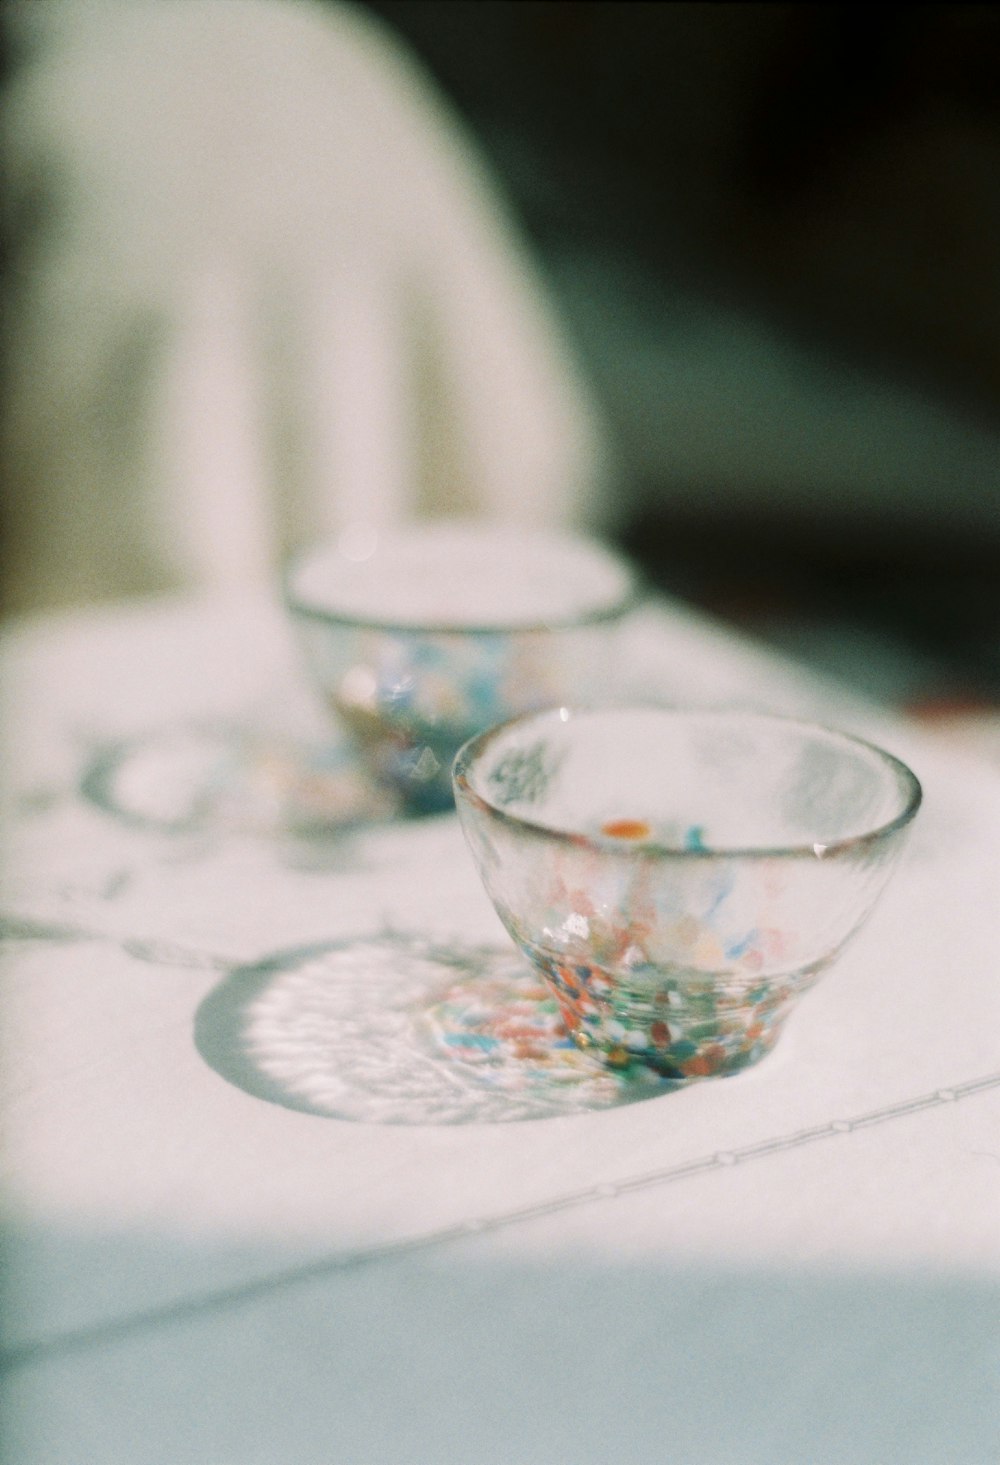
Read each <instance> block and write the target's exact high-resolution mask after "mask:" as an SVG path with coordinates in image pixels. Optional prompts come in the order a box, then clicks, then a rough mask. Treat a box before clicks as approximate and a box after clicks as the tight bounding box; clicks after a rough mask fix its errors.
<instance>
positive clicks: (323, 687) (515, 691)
mask: <svg viewBox="0 0 1000 1465" xmlns="http://www.w3.org/2000/svg"><path fill="white" fill-rule="evenodd" d="M637 598H638V589H637V584H636V579H635V576H634V574H633V571H632V569H631V567H630V566H629V564H628V563H627V561H626V560H624V559H623V558H622V557H621V556H619V555H618V554H616V553H615V552H614V551H612V550H611V549H610V548H608V547H607V546H605V545H603V544H601V543H600V542H598V541H596V540H593V539H589V538H586V537H584V536H580V535H571V534H566V533H557V532H554V531H543V530H540V529H531V530H524V529H515V528H505V527H503V526H497V525H493V524H490V523H486V522H472V521H469V522H465V521H457V520H432V521H428V522H425V523H420V524H413V525H409V526H401V527H398V528H394V529H392V530H389V531H379V532H377V533H376V532H374V531H354V532H352V533H348V534H345V535H343V536H341V538H340V540H339V541H337V542H335V543H331V544H328V545H322V546H319V547H317V548H314V549H311V550H309V551H308V552H307V553H305V554H304V555H302V556H301V557H300V558H299V559H298V560H296V561H295V562H294V563H293V565H292V566H291V569H290V570H289V572H288V574H287V576H286V580H285V603H286V606H287V608H288V610H289V612H290V614H291V617H292V621H293V623H294V625H295V628H296V630H297V632H298V636H299V640H300V642H301V645H302V648H303V651H304V653H305V657H306V660H307V663H308V666H309V668H310V670H311V672H312V676H313V680H314V682H315V684H316V686H317V687H318V689H319V692H320V694H321V697H322V698H323V700H324V702H325V703H326V705H327V707H328V708H329V709H330V711H331V712H332V713H333V714H334V717H335V718H336V720H337V723H338V724H339V726H340V729H341V731H342V732H343V733H344V734H345V735H346V737H347V739H348V742H349V744H350V746H351V747H352V748H353V751H354V753H355V755H356V756H357V758H358V760H359V762H360V765H361V766H362V767H363V768H364V769H365V771H366V772H367V773H368V774H369V775H370V776H373V777H374V778H375V780H376V781H377V782H378V783H379V785H381V786H382V787H385V788H387V789H389V790H391V791H393V793H394V794H395V795H396V796H398V799H399V801H400V805H401V810H402V811H403V812H433V811H435V810H439V809H446V808H450V807H451V806H452V784H451V764H452V760H453V758H454V756H455V753H456V752H457V750H458V748H459V747H460V746H461V745H462V743H464V742H465V741H466V739H467V738H469V737H470V736H471V735H472V734H473V733H476V732H478V731H480V730H481V729H482V728H485V727H489V726H491V725H493V724H494V723H497V722H500V721H502V720H503V719H505V718H509V717H512V716H514V715H515V714H517V713H522V712H525V711H528V710H530V709H532V708H538V707H545V706H551V705H553V704H558V703H559V702H563V701H566V700H574V701H594V700H598V699H600V700H606V699H607V696H608V693H609V689H610V688H611V687H612V686H613V684H614V674H615V665H616V656H615V646H616V632H617V630H618V629H619V628H620V626H621V625H622V623H623V621H624V619H625V617H626V616H627V615H628V613H629V612H630V610H631V609H632V608H633V607H634V605H635V604H636V601H637Z"/></svg>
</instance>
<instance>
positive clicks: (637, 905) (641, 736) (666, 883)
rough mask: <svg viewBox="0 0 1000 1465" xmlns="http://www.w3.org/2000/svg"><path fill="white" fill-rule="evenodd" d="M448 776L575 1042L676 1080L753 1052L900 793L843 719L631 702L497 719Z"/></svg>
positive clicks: (899, 826)
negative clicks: (825, 723)
mask: <svg viewBox="0 0 1000 1465" xmlns="http://www.w3.org/2000/svg"><path fill="white" fill-rule="evenodd" d="M453 776H454V784H455V794H456V802H457V806H458V812H459V815H460V817H461V820H462V825H463V829H464V832H465V835H466V838H467V840H468V843H469V846H470V848H471V850H472V854H473V856H474V858H475V861H476V864H477V866H478V868H479V872H480V875H481V877H482V880H483V882H484V884H485V886H486V889H487V892H488V893H489V895H490V897H491V899H492V901H493V904H494V906H495V907H496V910H497V912H498V914H499V916H500V919H501V920H502V921H503V923H504V925H505V926H506V928H507V930H508V931H509V932H510V934H511V936H512V937H513V938H514V940H515V941H516V942H517V944H518V946H520V948H521V950H522V951H523V952H524V953H525V954H526V955H527V956H528V957H529V958H530V959H531V961H532V962H533V963H534V964H535V966H536V967H537V968H538V969H539V970H540V971H541V972H542V974H543V975H544V977H545V979H546V981H547V982H548V983H549V984H550V986H551V988H552V990H553V991H554V993H555V995H556V997H557V998H558V1001H559V1004H560V1007H561V1009H562V1014H563V1018H564V1020H565V1023H566V1026H567V1029H568V1030H569V1032H570V1034H571V1035H572V1037H573V1038H574V1039H575V1041H576V1042H577V1043H578V1044H579V1045H580V1046H581V1047H584V1048H593V1049H596V1050H598V1051H599V1052H600V1053H601V1055H602V1056H603V1057H604V1058H605V1060H606V1061H607V1062H609V1063H611V1064H612V1065H617V1066H622V1067H624V1066H627V1065H628V1064H630V1063H634V1062H639V1063H644V1064H648V1065H650V1066H651V1067H653V1068H655V1069H656V1070H657V1071H658V1072H660V1073H661V1074H664V1075H666V1076H668V1077H671V1078H675V1079H678V1080H682V1081H683V1080H690V1079H696V1078H704V1077H708V1076H711V1075H715V1074H720V1075H721V1074H730V1073H734V1072H737V1071H739V1070H740V1069H742V1068H745V1067H747V1066H748V1065H750V1064H752V1063H755V1062H757V1061H758V1059H760V1058H762V1057H763V1056H764V1055H765V1054H766V1053H767V1052H769V1051H770V1049H771V1048H772V1047H773V1046H774V1044H775V1042H776V1041H777V1038H778V1036H779V1034H780V1032H781V1030H782V1027H783V1025H784V1023H785V1020H786V1018H787V1017H788V1015H789V1013H790V1012H791V1010H792V1008H793V1007H794V1006H795V1004H796V1002H797V1001H798V999H799V997H800V996H801V995H802V993H803V992H805V991H806V990H807V989H808V988H809V987H811V986H812V984H813V983H814V982H815V981H816V979H817V977H818V976H819V974H820V973H821V972H822V971H823V969H824V968H825V967H827V966H828V965H829V964H830V963H831V962H832V961H833V960H834V959H835V958H836V957H837V955H838V954H839V953H840V952H841V951H842V950H843V948H844V945H845V943H846V942H847V941H848V940H849V939H850V937H851V936H852V935H853V934H854V932H855V931H857V929H858V927H859V926H860V925H861V923H862V922H863V921H864V919H865V917H866V916H867V915H868V913H869V912H870V911H871V909H872V907H873V905H874V903H875V901H876V899H877V898H878V895H879V892H880V891H881V890H882V887H883V886H884V884H885V882H886V880H887V878H888V876H889V874H890V872H891V870H892V867H893V865H894V863H895V861H896V859H897V856H898V854H899V851H900V849H901V847H902V844H903V834H904V831H905V829H906V827H907V826H908V825H909V823H910V821H911V820H912V819H913V817H914V815H915V814H916V812H917V809H918V808H919V805H920V799H921V790H920V785H919V783H918V782H917V779H916V778H915V777H914V775H913V774H912V773H911V772H910V770H909V769H908V768H907V767H906V766H905V765H904V764H902V763H900V762H899V761H898V759H896V758H894V757H892V756H891V755H890V754H888V753H885V752H883V751H881V750H880V749H878V748H876V747H873V746H871V745H869V744H867V743H865V742H862V741H860V740H859V739H857V738H854V737H850V736H848V735H846V734H844V733H839V732H834V731H831V730H829V729H827V728H824V727H819V726H814V725H812V724H809V723H804V722H796V721H792V720H789V719H786V718H781V717H770V716H766V715H758V714H752V713H742V712H733V713H726V712H695V711H670V710H666V709H657V708H641V707H638V708H635V707H634V708H619V709H612V710H605V711H600V710H591V711H571V710H569V709H567V708H565V707H564V708H559V709H556V710H553V711H550V712H547V713H544V714H541V715H536V716H529V717H524V718H520V719H516V720H514V721H512V722H509V723H507V724H505V725H503V726H500V727H497V728H493V729H491V730H490V731H487V732H485V733H483V734H482V735H480V736H478V737H475V738H473V739H472V740H471V741H470V742H468V743H467V744H466V745H465V747H464V748H462V749H461V751H460V752H459V754H458V756H457V758H456V760H455V765H454V774H453Z"/></svg>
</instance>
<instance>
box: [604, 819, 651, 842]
mask: <svg viewBox="0 0 1000 1465" xmlns="http://www.w3.org/2000/svg"><path fill="white" fill-rule="evenodd" d="M652 832H653V831H652V830H651V829H650V827H649V825H648V824H647V823H646V821H645V819H609V820H608V822H607V823H606V824H602V825H601V833H602V834H607V835H610V837H611V838H612V839H648V838H649V836H650V835H651V834H652Z"/></svg>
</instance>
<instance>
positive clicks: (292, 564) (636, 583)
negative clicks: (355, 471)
mask: <svg viewBox="0 0 1000 1465" xmlns="http://www.w3.org/2000/svg"><path fill="white" fill-rule="evenodd" d="M449 522H451V521H449ZM433 523H434V521H433V520H429V521H427V524H415V525H414V524H410V525H395V526H393V527H392V528H391V530H390V531H388V532H389V533H390V534H391V535H393V536H397V535H402V534H405V533H406V531H407V530H410V529H418V530H419V529H422V528H426V527H429V526H430V525H433ZM465 527H471V528H481V529H482V531H483V537H484V539H485V538H486V537H487V536H488V534H489V532H490V530H491V529H497V528H500V529H513V528H515V527H516V526H512V525H499V526H498V525H491V524H489V523H483V524H482V525H471V526H469V525H467V526H465ZM536 532H537V533H538V534H540V535H545V536H547V537H549V538H552V539H558V540H561V541H562V542H563V543H565V544H567V545H572V546H575V547H577V548H585V549H590V550H597V551H599V552H600V553H601V554H602V555H604V556H605V557H606V558H608V559H609V560H612V561H614V563H615V566H616V568H617V569H618V570H619V571H620V572H621V576H622V584H623V588H622V592H621V594H620V595H618V596H617V597H616V598H614V599H612V600H610V601H608V602H607V603H605V604H600V605H596V606H594V607H592V608H591V609H589V610H583V611H579V612H577V613H575V614H573V615H569V616H561V617H560V616H553V617H551V618H550V619H547V620H512V619H505V620H500V619H497V620H495V621H483V622H478V623H477V622H474V621H471V620H470V621H433V620H426V621H420V620H412V621H405V620H404V621H401V620H395V619H393V618H392V617H379V616H369V615H357V614H354V613H352V612H350V611H338V610H331V609H329V608H327V607H324V606H320V605H316V604H313V603H311V602H310V601H309V600H308V599H307V598H305V597H304V596H302V595H300V594H298V593H297V592H296V590H295V588H294V579H295V576H296V575H297V574H298V572H299V571H300V570H301V568H302V566H303V565H304V563H305V562H306V561H307V560H309V559H311V558H312V557H313V556H314V555H315V554H317V553H319V552H320V551H321V550H323V549H332V548H334V546H335V544H336V540H335V538H331V539H328V540H325V541H322V542H320V543H318V544H311V545H307V546H305V547H303V548H301V549H299V550H298V551H297V552H296V553H294V554H293V555H291V556H290V557H289V559H288V560H287V561H286V563H285V565H284V567H283V569H282V572H281V582H280V583H281V596H282V600H283V602H284V605H285V608H286V610H287V611H289V612H290V613H291V614H292V615H295V616H303V617H305V618H306V619H307V620H311V621H318V622H320V623H321V624H324V625H329V626H335V627H340V628H344V629H348V628H349V629H352V630H359V631H381V632H385V633H389V634H392V635H397V636H401V637H405V636H411V637H413V636H455V637H466V636H469V637H487V636H520V635H528V636H537V635H542V634H549V633H552V632H562V631H575V630H582V629H585V628H587V627H590V626H601V625H610V624H613V623H614V622H616V621H620V620H623V619H624V618H625V617H626V616H627V615H630V614H631V613H632V612H633V611H635V610H636V609H638V607H639V605H640V604H641V603H642V602H643V600H644V599H645V598H646V589H645V585H644V583H643V578H642V576H641V574H640V572H639V570H638V569H637V567H636V566H635V565H634V564H633V563H632V562H631V561H630V560H629V559H628V557H627V556H626V555H624V554H622V553H621V552H620V551H619V550H618V549H617V548H616V547H615V546H614V545H612V544H608V543H606V542H605V541H604V540H603V539H600V538H598V537H596V536H594V535H588V534H581V533H576V532H574V531H570V530H554V529H552V530H549V529H539V530H537V531H535V530H533V529H525V530H524V534H525V535H526V536H532V535H534V534H535V533H536Z"/></svg>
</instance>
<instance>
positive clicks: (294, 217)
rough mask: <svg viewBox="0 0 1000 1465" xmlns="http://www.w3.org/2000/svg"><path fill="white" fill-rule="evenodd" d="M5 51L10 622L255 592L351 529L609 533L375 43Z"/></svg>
mask: <svg viewBox="0 0 1000 1465" xmlns="http://www.w3.org/2000/svg"><path fill="white" fill-rule="evenodd" d="M11 23H12V26H13V30H14V34H15V37H16V39H17V40H18V41H19V42H23V43H24V45H25V46H26V48H27V49H26V59H25V61H24V62H23V64H22V65H21V66H20V67H18V68H17V69H16V70H15V73H14V75H13V78H12V80H11V82H10V84H9V86H8V88H7V95H6V99H5V103H4V129H5V146H6V153H7V166H8V177H9V186H10V188H11V196H12V198H13V200H14V203H15V212H14V216H13V217H14V232H15V246H16V247H15V266H16V267H15V271H14V282H13V290H12V293H11V308H10V312H9V318H10V347H9V350H8V375H9V378H10V380H9V383H8V389H7V391H8V400H7V407H6V428H7V438H8V441H7V443H6V444H5V449H6V454H7V460H8V465H9V476H10V480H11V491H10V500H11V505H10V511H9V519H10V522H11V528H12V530H13V544H12V545H11V546H9V550H8V557H9V560H10V565H9V571H8V573H9V575H10V576H11V577H12V583H11V585H10V592H11V594H10V597H9V598H10V600H11V601H12V602H13V604H14V605H15V606H17V605H34V604H46V603H54V602H58V601H77V600H83V599H88V598H94V597H98V598H104V597H109V596H118V595H127V594H133V593H145V592H149V591H156V590H159V589H162V588H167V587H172V586H181V585H185V586H204V587H221V586H239V585H243V584H247V583H250V582H254V581H260V580H261V579H263V578H265V577H268V576H271V575H273V573H274V571H275V567H276V565H277V564H278V562H279V561H280V559H281V558H282V556H283V555H284V554H285V553H286V552H287V551H288V550H289V549H291V548H292V547H294V546H295V545H296V544H299V543H301V542H303V541H306V540H309V539H312V538H315V537H318V536H323V535H327V534H330V533H335V532H337V531H338V530H339V529H341V528H343V527H345V526H348V525H353V524H355V523H357V522H359V521H360V522H364V523H366V524H370V525H374V526H375V527H377V526H378V525H379V524H384V523H387V522H392V521H394V520H398V519H400V518H403V517H414V516H422V515H426V514H433V513H442V512H447V513H470V514H477V515H489V516H493V517H495V518H497V519H499V520H502V521H505V522H519V523H525V524H531V523H545V524H578V525H595V524H599V520H600V504H601V495H602V491H603V484H604V481H605V478H606V475H607V457H606V452H605V448H604V445H603V441H602V434H601V431H600V429H599V426H598V424H597V421H596V417H595V413H594V410H593V406H592V404H591V402H590V400H589V398H588V393H587V390H586V387H585V385H584V383H583V382H582V381H581V379H580V377H579V375H578V373H577V371H576V369H575V367H574V364H573V362H572V360H571V357H570V353H569V352H568V350H567V348H566V345H565V343H564V341H563V339H562V338H561V335H560V331H559V329H558V326H557V323H556V321H555V319H554V317H553V313H552V309H551V307H550V304H549V301H548V298H547V296H546V293H545V291H544V288H543V287H542V285H541V283H540V281H539V279H538V277H537V276H536V273H535V269H534V266H533V263H532V261H531V259H530V257H529V254H528V252H527V251H526V249H525V247H524V246H523V244H522V242H521V240H520V238H519V237H518V234H517V231H516V229H515V227H514V226H513V224H512V222H511V219H510V218H509V217H508V215H507V213H506V212H505V208H504V206H503V204H502V203H501V201H500V199H499V197H498V194H497V192H496V190H495V189H494V187H493V185H492V184H491V182H490V180H489V178H488V176H487V173H486V171H485V169H484V166H483V164H482V162H481V160H480V158H479V156H478V154H477V152H476V149H475V148H474V146H473V145H472V143H471V142H470V140H469V138H468V137H467V136H466V135H465V133H464V131H463V129H462V127H461V126H460V124H459V123H458V122H457V121H456V120H455V118H454V117H453V116H452V115H451V113H450V112H449V110H448V108H447V107H446V106H445V104H444V103H443V102H442V101H441V99H440V98H439V97H438V95H437V93H436V92H435V90H434V88H433V87H432V85H431V84H430V83H429V82H428V81H427V80H426V79H425V78H424V76H423V74H422V73H421V71H420V70H419V69H418V67H417V66H416V65H415V64H414V63H413V62H412V60H411V59H410V58H409V57H408V56H407V55H406V54H405V53H404V52H403V51H402V49H401V48H400V46H399V45H398V44H397V42H396V41H395V40H394V39H393V37H392V36H391V35H389V34H388V33H387V32H386V30H385V29H384V28H383V27H382V26H381V25H379V24H376V23H375V22H374V21H373V20H372V19H371V18H370V17H369V16H367V15H366V14H364V13H363V12H360V11H358V10H355V9H353V8H349V7H347V6H344V5H340V4H333V3H326V4H321V3H318V0H90V3H78V0H52V3H44V0H40V3H35V4H28V5H25V6H23V7H20V8H17V7H16V8H15V11H14V13H13V16H12V17H11ZM25 218H27V223H25ZM19 228H20V229H21V231H22V232H21V234H20V235H18V229H19ZM24 546H27V548H26V549H25V548H24Z"/></svg>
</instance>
